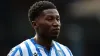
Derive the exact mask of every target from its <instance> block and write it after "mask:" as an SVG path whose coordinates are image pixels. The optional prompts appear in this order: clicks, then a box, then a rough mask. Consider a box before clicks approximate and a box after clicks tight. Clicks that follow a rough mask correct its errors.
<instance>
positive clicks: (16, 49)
mask: <svg viewBox="0 0 100 56" xmlns="http://www.w3.org/2000/svg"><path fill="white" fill-rule="evenodd" d="M11 51H13V49H12V50H11ZM17 51H18V47H17V46H16V48H15V50H14V51H13V53H12V55H11V56H14V55H15V54H16V52H17Z"/></svg>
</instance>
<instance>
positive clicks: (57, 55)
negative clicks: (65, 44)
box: [54, 45, 59, 56]
mask: <svg viewBox="0 0 100 56" xmlns="http://www.w3.org/2000/svg"><path fill="white" fill-rule="evenodd" d="M54 50H55V53H56V56H59V54H58V53H57V48H56V47H55V45H54Z"/></svg>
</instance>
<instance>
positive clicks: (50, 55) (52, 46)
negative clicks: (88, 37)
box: [49, 46, 53, 56]
mask: <svg viewBox="0 0 100 56" xmlns="http://www.w3.org/2000/svg"><path fill="white" fill-rule="evenodd" d="M52 49H53V46H52V47H51V48H50V52H49V56H51V53H52V52H51V51H52Z"/></svg>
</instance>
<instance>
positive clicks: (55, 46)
mask: <svg viewBox="0 0 100 56" xmlns="http://www.w3.org/2000/svg"><path fill="white" fill-rule="evenodd" d="M53 44H54V46H55V47H56V49H57V50H60V48H59V47H58V46H57V44H56V42H55V41H53Z"/></svg>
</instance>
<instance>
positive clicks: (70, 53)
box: [66, 47, 73, 56]
mask: <svg viewBox="0 0 100 56" xmlns="http://www.w3.org/2000/svg"><path fill="white" fill-rule="evenodd" d="M66 49H67V50H68V52H69V54H70V56H73V55H72V52H71V51H70V49H69V48H67V47H66Z"/></svg>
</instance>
